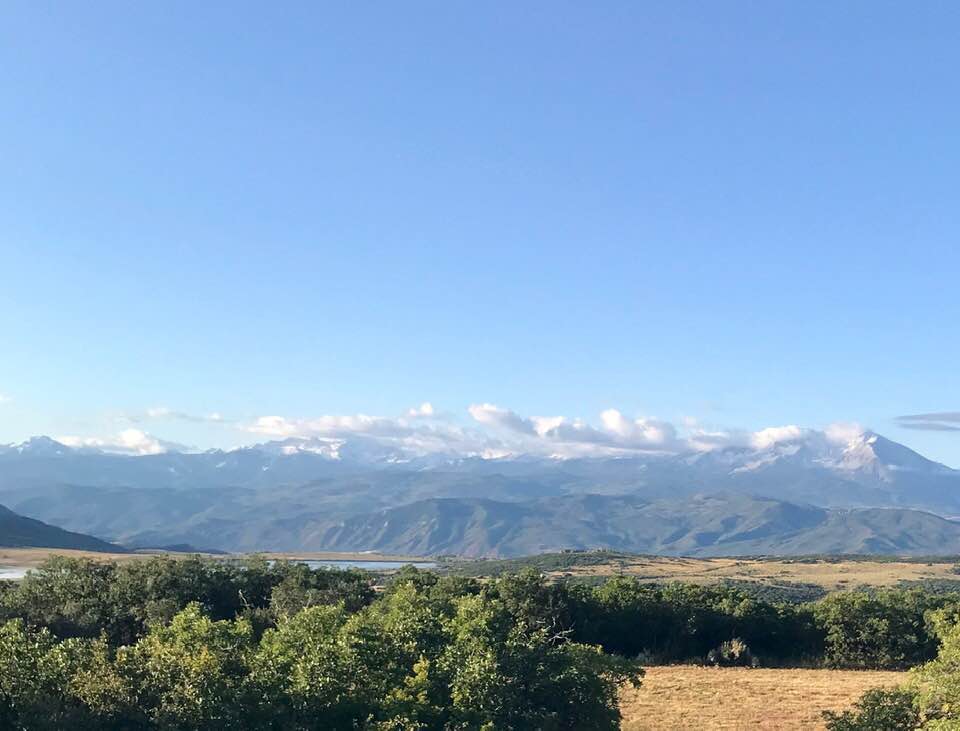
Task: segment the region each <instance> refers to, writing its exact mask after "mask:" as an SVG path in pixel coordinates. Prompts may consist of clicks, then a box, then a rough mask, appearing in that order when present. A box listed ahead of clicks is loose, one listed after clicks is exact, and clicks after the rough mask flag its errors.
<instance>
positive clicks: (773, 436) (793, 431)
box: [750, 424, 808, 449]
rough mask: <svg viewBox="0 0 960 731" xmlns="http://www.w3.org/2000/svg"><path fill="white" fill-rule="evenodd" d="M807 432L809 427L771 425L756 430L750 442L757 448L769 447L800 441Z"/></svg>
mask: <svg viewBox="0 0 960 731" xmlns="http://www.w3.org/2000/svg"><path fill="white" fill-rule="evenodd" d="M807 433H808V430H807V429H802V428H800V427H799V426H796V425H794V424H789V425H787V426H771V427H767V428H766V429H761V430H760V431H756V432H754V433H753V436H752V437H751V439H750V444H751V446H753V447H755V448H756V449H768V448H769V447H772V446H774V445H776V444H783V443H784V442H796V441H799V440H800V439H802V438H803V437H804V436H805V435H806V434H807Z"/></svg>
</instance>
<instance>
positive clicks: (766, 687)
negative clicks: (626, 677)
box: [621, 665, 906, 731]
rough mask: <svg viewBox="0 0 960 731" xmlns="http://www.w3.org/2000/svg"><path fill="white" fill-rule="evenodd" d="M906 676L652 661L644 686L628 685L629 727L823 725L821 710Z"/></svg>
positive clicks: (633, 730) (624, 705) (654, 730)
mask: <svg viewBox="0 0 960 731" xmlns="http://www.w3.org/2000/svg"><path fill="white" fill-rule="evenodd" d="M905 679H906V674H905V673H897V672H886V671H864V670H800V669H776V670H773V669H762V668H758V669H751V668H714V667H702V666H695V665H673V666H667V667H652V668H647V674H646V675H645V676H644V679H643V685H642V686H641V687H640V689H639V690H635V689H633V688H629V687H628V688H625V689H624V690H623V692H622V700H621V709H622V712H623V730H624V731H672V730H673V729H771V730H773V729H777V730H778V731H787V730H789V729H822V728H824V724H823V720H822V718H821V712H822V711H825V710H834V711H836V710H843V709H845V708H847V707H849V706H850V705H851V704H852V703H853V702H854V701H855V700H856V699H857V698H859V697H860V695H861V694H862V693H863V692H864V691H865V690H867V689H869V688H876V687H879V686H894V685H898V684H899V683H902V682H904V680H905Z"/></svg>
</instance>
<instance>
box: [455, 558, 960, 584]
mask: <svg viewBox="0 0 960 731" xmlns="http://www.w3.org/2000/svg"><path fill="white" fill-rule="evenodd" d="M524 567H532V568H535V569H538V570H540V571H543V572H544V573H546V574H547V575H548V576H551V577H554V578H561V577H566V578H574V579H576V578H581V579H587V578H596V577H608V576H616V575H625V576H634V577H636V578H637V579H640V580H641V581H651V582H660V581H684V582H689V583H694V584H713V583H720V582H723V581H730V580H732V581H747V582H756V583H759V584H764V585H768V586H776V585H789V584H797V585H809V586H817V587H820V588H821V589H823V590H824V591H828V592H829V591H838V590H843V589H854V588H857V587H861V586H887V587H893V586H897V585H899V584H901V582H907V583H910V582H931V581H939V582H946V583H950V582H953V583H955V584H957V586H958V588H960V575H958V574H957V573H956V567H957V561H956V559H955V558H931V559H915V558H909V559H908V558H896V557H884V556H873V557H868V556H864V557H826V556H824V557H798V558H775V557H756V558H681V557H671V556H640V555H631V554H623V553H614V552H608V551H595V552H571V553H565V554H564V553H561V554H542V555H540V556H530V557H527V558H519V559H503V560H489V561H468V562H467V561H465V562H453V563H451V568H452V570H453V571H454V572H456V573H464V574H467V575H496V574H498V573H501V572H503V571H517V570H519V569H522V568H524Z"/></svg>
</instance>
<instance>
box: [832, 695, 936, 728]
mask: <svg viewBox="0 0 960 731" xmlns="http://www.w3.org/2000/svg"><path fill="white" fill-rule="evenodd" d="M823 717H824V719H825V720H826V722H827V729H829V731H901V730H902V731H908V730H912V729H915V728H917V727H918V726H919V725H920V720H921V717H920V713H919V712H918V711H917V708H916V694H915V693H914V691H912V690H910V689H907V688H895V689H893V690H887V689H886V688H874V689H873V690H868V691H867V692H866V693H864V694H863V695H862V696H861V697H860V700H858V701H857V702H856V703H855V704H854V707H853V708H851V709H850V710H848V711H843V712H842V713H834V712H833V711H825V712H824V714H823Z"/></svg>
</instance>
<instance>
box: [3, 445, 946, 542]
mask: <svg viewBox="0 0 960 731" xmlns="http://www.w3.org/2000/svg"><path fill="white" fill-rule="evenodd" d="M772 431H774V432H776V433H774V434H766V433H765V432H758V433H757V435H758V436H757V437H756V438H755V439H754V440H753V441H752V442H751V446H727V447H723V448H717V449H713V450H709V451H689V452H684V453H680V454H635V455H633V456H623V457H592V458H577V459H556V458H546V457H537V456H531V455H526V456H519V457H507V458H500V459H482V458H479V457H455V456H451V455H448V454H424V455H419V456H411V455H409V454H406V455H405V454H401V453H399V452H397V451H395V450H392V449H391V448H390V447H389V446H384V445H383V444H380V443H378V442H376V441H375V440H372V439H367V438H362V437H358V438H351V439H287V440H283V441H277V442H269V443H266V444H261V445H256V446H253V447H246V448H243V449H236V450H229V451H223V450H210V451H207V452H200V453H182V452H167V453H164V454H154V455H148V456H128V455H118V454H109V453H105V452H103V451H100V450H97V449H90V448H83V449H72V448H70V447H67V446H65V445H63V444H60V443H58V442H56V441H54V440H52V439H49V438H47V437H35V438H33V439H31V440H29V441H27V442H24V443H22V444H18V445H8V446H5V447H0V500H2V501H3V502H4V503H5V504H6V505H8V506H10V507H11V508H12V509H14V510H15V511H17V512H19V513H21V514H23V515H28V516H30V517H33V518H36V519H39V520H44V521H47V522H50V523H53V524H54V525H60V526H63V527H64V528H66V529H69V530H74V531H78V532H81V533H90V534H94V535H98V536H104V537H107V538H109V539H110V540H113V541H117V542H120V543H122V544H124V545H130V546H158V545H176V544H190V545H195V546H202V547H204V548H210V549H219V550H227V551H240V550H244V551H249V550H261V549H262V550H266V549H275V550H304V549H307V548H318V547H323V548H328V547H333V546H340V547H342V546H347V545H349V546H351V547H356V548H361V549H364V550H365V549H372V548H383V546H380V545H379V542H380V541H384V546H385V545H388V544H391V543H397V545H400V544H404V543H405V542H406V543H410V545H411V546H412V545H414V544H416V545H422V546H426V547H429V548H431V552H432V547H437V546H441V548H438V549H437V550H446V549H443V548H442V546H443V545H445V544H449V545H450V546H459V549H458V550H463V551H469V552H474V553H488V552H489V553H497V552H509V551H511V550H513V549H511V548H509V546H510V545H512V544H511V543H510V541H511V540H513V539H510V538H509V535H513V534H512V533H509V531H507V529H506V528H503V526H512V528H511V529H510V530H514V531H519V530H520V529H519V528H517V526H516V524H515V523H513V522H511V521H512V520H513V518H518V516H520V517H523V523H522V525H521V526H520V527H521V528H523V531H521V532H518V533H516V535H521V533H522V535H523V537H522V538H517V539H515V540H516V545H518V546H519V545H520V544H525V545H530V546H533V545H542V546H543V547H544V548H558V547H572V546H573V545H574V544H576V545H580V544H581V543H586V544H589V543H590V541H597V540H599V538H598V536H599V537H601V538H602V536H603V534H602V532H601V533H599V534H596V533H590V532H584V530H583V526H582V525H580V527H579V528H578V529H577V530H573V526H571V525H570V524H569V516H568V515H566V514H564V510H574V511H576V510H579V509H580V504H579V503H578V502H577V500H580V499H582V500H594V499H600V498H610V500H609V501H608V502H606V503H604V506H605V507H604V509H605V510H607V511H608V514H607V515H602V514H600V513H595V520H597V521H606V523H605V524H609V525H611V526H614V527H611V528H610V530H611V531H612V533H611V534H610V537H609V540H607V541H606V543H605V545H610V546H611V547H617V546H619V544H618V543H617V541H627V542H629V544H630V547H631V549H630V550H641V549H640V548H639V547H640V546H642V545H647V546H649V547H650V548H649V550H657V551H661V550H662V551H671V552H676V551H682V550H685V547H686V548H689V550H691V551H698V552H703V551H707V550H710V549H709V546H707V545H705V546H700V545H698V544H696V542H695V541H692V542H689V543H687V544H685V543H682V542H679V541H678V540H666V538H665V537H663V536H661V535H660V534H659V533H657V532H656V530H655V528H656V524H655V523H647V522H644V520H645V519H643V516H644V515H647V514H648V512H649V510H652V509H653V508H652V507H650V506H653V505H656V504H659V502H660V501H668V502H669V501H683V500H686V499H694V498H695V499H696V500H701V501H702V500H703V499H704V498H703V497H702V496H710V495H717V494H719V495H724V496H726V498H725V499H726V503H725V504H726V505H727V509H728V510H730V511H733V512H731V513H730V514H729V515H726V516H722V517H723V518H729V519H730V520H733V521H734V523H737V521H739V520H740V519H741V518H742V517H743V516H742V515H741V514H740V513H737V512H736V510H737V508H736V504H735V503H733V502H731V500H732V498H733V497H735V496H742V497H744V498H746V499H748V500H755V499H758V498H766V499H770V500H773V501H775V502H778V503H782V504H794V505H809V506H817V508H814V509H823V508H829V509H836V510H834V511H833V512H829V511H827V512H820V513H817V515H818V516H820V517H819V518H818V521H819V522H815V523H811V524H810V525H808V526H806V527H804V528H803V530H807V531H814V530H815V529H819V528H820V527H822V525H823V524H824V522H825V521H827V518H826V517H824V516H828V515H829V516H831V517H830V519H829V520H830V521H833V522H830V525H831V526H833V525H837V522H836V521H839V520H840V518H839V517H837V516H841V515H844V513H842V512H839V511H840V509H853V508H909V509H914V510H922V511H928V512H932V513H938V514H940V515H943V516H947V517H950V516H956V515H960V471H957V470H953V469H950V468H949V467H946V466H944V465H942V464H939V463H936V462H933V461H931V460H928V459H926V458H924V457H923V456H921V455H919V454H917V453H916V452H914V451H912V450H910V449H908V448H907V447H904V446H903V445H900V444H897V443H896V442H892V441H890V440H888V439H886V438H884V437H882V436H880V435H878V434H874V433H872V432H863V431H859V430H853V431H851V432H850V433H847V434H835V433H824V432H817V431H812V430H798V429H793V430H790V429H788V430H772ZM784 431H785V433H781V432H784ZM697 496H700V497H697ZM445 500H453V501H457V502H444V501H445ZM563 506H567V507H563ZM641 506H642V509H641ZM784 510H786V508H785V509H784ZM790 510H793V509H790ZM803 510H807V509H806V508H804V509H803ZM384 511H387V512H384ZM395 511H396V512H395ZM448 511H453V512H452V513H450V514H449V515H448ZM465 511H467V512H468V513H469V515H470V516H471V518H470V520H471V521H472V522H471V523H470V525H471V526H472V527H471V529H470V530H465V532H464V535H463V536H462V537H460V538H457V537H456V536H451V537H449V538H448V539H443V538H440V537H437V535H435V534H432V533H431V534H429V535H425V534H424V533H423V532H422V531H419V530H418V531H413V532H411V533H410V534H409V535H410V536H413V535H414V534H416V536H417V537H416V538H412V537H411V538H409V540H408V539H401V538H399V537H390V538H386V537H378V536H379V533H377V532H376V531H374V529H373V526H374V525H375V523H376V520H377V518H376V517H375V516H378V515H381V514H382V515H388V514H389V515H392V516H396V518H395V519H396V520H397V521H399V523H400V524H406V523H407V522H409V521H412V520H413V517H412V516H414V515H416V516H417V520H418V521H427V522H430V521H436V523H437V524H438V525H441V527H443V526H446V525H447V524H449V525H451V526H453V525H456V524H457V520H458V518H457V516H459V515H464V514H466V513H465ZM558 511H559V512H558ZM791 514H793V513H791ZM893 514H894V513H883V515H884V516H885V517H888V516H890V515H893ZM852 515H856V516H857V520H866V517H865V516H866V514H865V513H860V512H856V513H852ZM510 516H513V517H510ZM524 516H525V517H524ZM537 516H550V520H549V521H542V522H541V523H540V524H539V527H537V528H536V530H534V529H533V528H529V529H528V528H527V527H526V526H533V525H534V524H535V523H536V522H537ZM508 517H510V519H508ZM518 519H519V518H518ZM718 519H719V518H718ZM618 520H628V521H629V520H635V521H638V522H636V527H635V528H631V527H630V525H629V524H623V525H621V524H619V523H617V521H618ZM370 521H373V522H370ZM937 525H940V524H937ZM565 526H566V527H565ZM950 526H952V524H949V526H948V527H947V528H944V531H946V532H945V533H944V536H948V534H949V527H950ZM918 529H919V528H918ZM925 529H926V530H931V529H932V527H931V526H926V528H925ZM451 530H453V528H451ZM677 530H679V528H677ZM505 531H506V532H505ZM508 534H509V535H508ZM534 534H537V535H539V537H538V538H536V540H533V539H532V538H531V536H533V535H534ZM581 534H582V535H581ZM811 535H814V533H811ZM819 535H821V537H822V540H823V541H824V542H825V544H824V550H826V548H825V546H826V545H828V544H830V539H829V536H826V534H819ZM883 535H885V533H884V531H881V530H879V528H878V529H877V536H879V538H877V541H879V542H877V541H874V542H871V541H873V539H874V538H875V537H877V536H874V535H873V534H869V535H868V534H864V538H863V541H864V542H863V546H864V547H865V549H869V547H870V546H872V545H876V546H881V545H884V546H890V547H893V546H895V545H900V544H904V545H905V546H906V548H908V549H909V545H907V543H904V541H903V540H902V537H901V538H897V539H896V540H892V541H891V542H889V543H884V540H885V539H884V538H883V537H882V536H883ZM932 535H937V533H936V531H935V532H934V533H933V534H932ZM644 536H646V537H644ZM367 540H369V541H371V542H373V543H377V545H365V544H364V541H367ZM784 540H787V539H784ZM850 540H852V538H851V539H849V540H846V541H845V543H849V542H850ZM917 540H920V538H918V539H917ZM945 540H946V539H945ZM789 541H791V542H787V543H782V544H777V546H779V547H782V548H783V550H793V549H792V548H791V547H796V546H800V545H801V542H802V541H801V540H800V539H799V538H795V537H794V538H790V539H789ZM948 542H949V541H948ZM501 544H502V545H501ZM733 544H736V545H737V546H740V548H742V550H753V548H751V546H750V545H748V543H743V542H742V541H741V540H740V539H738V540H736V541H731V540H728V539H726V538H725V539H724V541H723V546H724V547H723V548H722V550H724V551H729V550H732V549H731V548H730V546H732V545H733ZM858 545H859V544H858ZM503 546H507V548H503ZM777 546H774V548H777ZM622 547H624V548H627V546H626V545H624V546H622ZM812 549H813V550H820V549H819V548H817V547H816V546H812ZM405 550H412V549H411V548H409V547H408V548H407V549H405ZM423 550H427V549H426V548H424V549H423ZM738 550H739V549H738ZM777 550H780V549H779V548H777ZM945 550H946V548H944V549H943V551H945ZM943 551H938V552H943Z"/></svg>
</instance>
